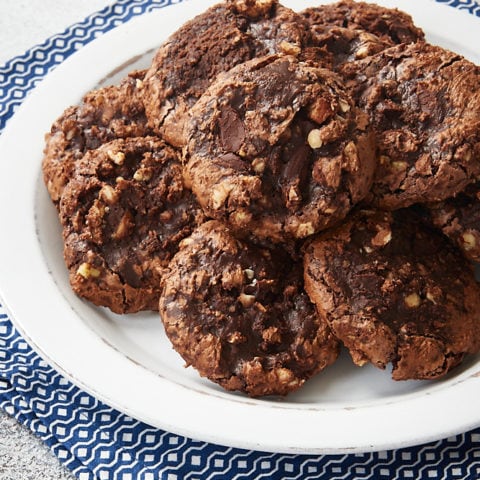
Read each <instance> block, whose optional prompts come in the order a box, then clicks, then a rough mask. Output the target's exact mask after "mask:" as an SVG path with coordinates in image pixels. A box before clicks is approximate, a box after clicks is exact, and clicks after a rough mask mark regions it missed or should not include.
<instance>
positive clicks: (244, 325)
mask: <svg viewBox="0 0 480 480" xmlns="http://www.w3.org/2000/svg"><path fill="white" fill-rule="evenodd" d="M160 314H161V317H162V320H163V323H164V325H165V330H166V333H167V335H168V337H169V338H170V340H171V342H172V344H173V346H174V348H175V350H176V351H177V352H178V353H179V354H180V355H181V356H182V357H183V358H184V360H185V361H186V362H187V365H191V366H193V367H194V368H195V369H196V370H198V372H199V373H200V374H201V375H202V376H204V377H207V378H209V379H210V380H212V381H214V382H216V383H218V384H220V385H221V386H222V387H224V388H225V389H227V390H240V391H243V392H246V393H248V394H249V395H251V396H261V395H275V394H276V395H286V394H287V393H289V392H291V391H294V390H296V389H298V388H299V387H300V386H301V385H303V383H304V382H305V381H306V380H307V379H308V378H310V377H311V376H312V375H314V374H315V373H317V372H319V371H321V370H322V369H324V368H325V367H327V366H328V365H330V364H331V363H333V362H334V361H335V360H336V358H337V355H338V342H337V340H336V339H335V338H334V337H333V335H332V333H331V331H330V328H329V327H328V325H327V323H326V322H325V321H324V320H322V319H321V318H320V317H319V316H318V314H317V312H316V310H315V307H314V305H313V304H312V303H311V301H310V300H309V298H308V296H307V295H306V293H305V292H304V290H303V272H302V266H301V263H294V262H293V261H292V260H291V259H290V257H288V256H287V255H286V254H285V252H283V251H281V250H275V251H271V250H267V249H264V248H260V247H257V246H253V245H250V244H248V243H245V242H242V241H240V240H238V239H236V238H235V237H233V236H232V235H231V234H230V232H229V231H228V229H226V228H225V226H224V225H223V224H221V223H219V222H217V221H215V220H212V221H209V222H206V223H204V224H203V225H201V226H200V227H199V228H198V229H197V230H195V231H194V232H193V234H192V235H191V236H190V237H188V238H186V239H185V240H183V241H182V243H181V246H180V250H179V252H178V253H177V254H176V255H175V256H174V258H173V260H172V262H171V263H170V268H169V272H168V273H167V274H166V275H165V276H164V279H163V291H162V295H161V297H160Z"/></svg>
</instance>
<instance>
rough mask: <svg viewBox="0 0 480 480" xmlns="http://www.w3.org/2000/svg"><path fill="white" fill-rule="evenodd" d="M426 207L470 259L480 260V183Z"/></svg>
mask: <svg viewBox="0 0 480 480" xmlns="http://www.w3.org/2000/svg"><path fill="white" fill-rule="evenodd" d="M425 207H426V209H427V212H428V214H429V218H430V219H431V221H432V223H433V224H434V225H435V226H436V227H438V228H440V229H441V230H442V232H443V233H444V234H445V235H446V236H447V237H448V238H450V240H452V241H453V242H454V243H455V244H456V245H457V246H458V247H459V248H460V250H461V251H462V252H463V254H464V255H465V256H466V257H467V258H468V259H470V260H473V261H475V262H478V261H480V184H478V183H475V184H472V185H469V186H468V187H467V188H466V189H465V191H463V192H460V193H459V194H458V195H457V196H455V197H453V198H449V199H447V200H444V201H443V202H437V203H430V204H428V205H426V206H425Z"/></svg>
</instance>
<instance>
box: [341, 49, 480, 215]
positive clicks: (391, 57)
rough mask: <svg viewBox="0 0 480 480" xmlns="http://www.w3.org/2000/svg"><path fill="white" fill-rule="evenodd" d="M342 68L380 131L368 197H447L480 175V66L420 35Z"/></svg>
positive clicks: (407, 201)
mask: <svg viewBox="0 0 480 480" xmlns="http://www.w3.org/2000/svg"><path fill="white" fill-rule="evenodd" d="M347 67H348V68H350V71H349V72H348V71H346V70H343V74H344V75H346V78H347V79H348V80H347V81H348V83H349V85H350V86H351V91H352V92H353V95H354V97H355V99H356V100H357V103H358V105H359V106H360V107H361V108H362V109H363V110H364V111H365V112H366V113H368V115H369V117H370V121H371V123H372V125H373V127H374V128H375V130H376V131H377V150H378V158H379V164H378V168H377V171H376V175H375V180H374V184H373V187H372V191H371V197H370V198H369V199H368V201H369V202H371V203H372V204H373V205H375V206H379V207H381V208H385V209H396V208H402V207H407V206H409V205H412V204H414V203H417V202H432V201H440V200H444V199H446V198H448V197H452V196H454V195H455V194H456V193H457V192H459V191H461V190H463V189H464V188H465V187H466V186H467V185H468V184H469V183H472V182H474V181H475V180H476V179H477V178H478V176H479V175H480V162H479V161H478V159H479V158H480V68H479V67H478V66H476V65H474V64H473V63H472V62H470V61H468V60H466V59H465V58H463V57H462V56H461V55H458V54H456V53H453V52H450V51H448V50H445V49H443V48H441V47H438V46H433V45H429V44H427V43H424V42H417V43H413V44H409V45H397V46H395V47H392V48H389V49H387V50H384V51H383V52H380V53H377V54H375V55H373V56H370V57H368V58H365V59H364V60H359V61H356V62H352V63H350V64H348V66H347Z"/></svg>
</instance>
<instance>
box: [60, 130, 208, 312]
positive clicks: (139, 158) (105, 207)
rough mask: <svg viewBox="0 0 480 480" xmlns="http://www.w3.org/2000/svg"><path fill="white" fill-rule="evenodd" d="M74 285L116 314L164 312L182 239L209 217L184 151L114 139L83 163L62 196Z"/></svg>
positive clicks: (147, 140)
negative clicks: (187, 177)
mask: <svg viewBox="0 0 480 480" xmlns="http://www.w3.org/2000/svg"><path fill="white" fill-rule="evenodd" d="M60 218H61V221H62V225H63V237H64V256H65V262H66V265H67V267H68V269H69V271H70V283H71V286H72V289H73V291H74V292H75V293H77V294H78V295H79V296H81V297H83V298H86V299H87V300H90V301H91V302H93V303H94V304H95V305H101V306H106V307H109V308H110V309H111V310H112V311H114V312H116V313H131V312H137V311H140V310H158V297H159V289H160V281H161V277H162V274H163V271H164V269H165V267H166V266H167V264H168V262H169V261H170V259H171V258H172V257H173V255H174V254H175V253H176V251H177V249H178V242H179V241H180V240H181V239H182V238H184V237H186V236H187V235H189V234H190V233H191V231H192V230H193V229H194V228H195V227H196V226H197V224H199V223H200V222H201V221H202V220H203V215H202V212H201V209H200V207H199V206H198V204H197V202H196V201H195V199H194V197H193V194H192V193H191V192H190V191H189V190H187V189H186V188H185V186H184V184H183V180H182V168H181V164H180V161H179V156H178V153H177V152H176V151H175V150H173V149H172V148H171V147H169V146H167V145H166V144H165V143H164V142H163V141H161V140H159V139H158V138H154V137H142V138H129V139H118V140H113V141H111V142H109V143H106V144H104V145H102V146H100V147H99V148H98V149H95V150H90V151H88V152H87V153H86V154H85V155H84V157H83V158H82V159H80V160H78V161H77V162H76V168H75V171H74V174H73V178H72V179H71V180H70V182H69V183H68V184H67V186H66V187H65V188H64V190H63V194H62V197H61V202H60Z"/></svg>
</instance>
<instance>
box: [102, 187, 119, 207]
mask: <svg viewBox="0 0 480 480" xmlns="http://www.w3.org/2000/svg"><path fill="white" fill-rule="evenodd" d="M98 196H99V197H100V199H101V200H103V201H104V202H106V203H108V204H109V205H113V204H114V203H115V202H116V201H117V199H118V195H117V192H116V191H115V189H114V188H113V187H112V186H111V185H104V186H103V187H102V189H101V190H100V193H99V194H98Z"/></svg>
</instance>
